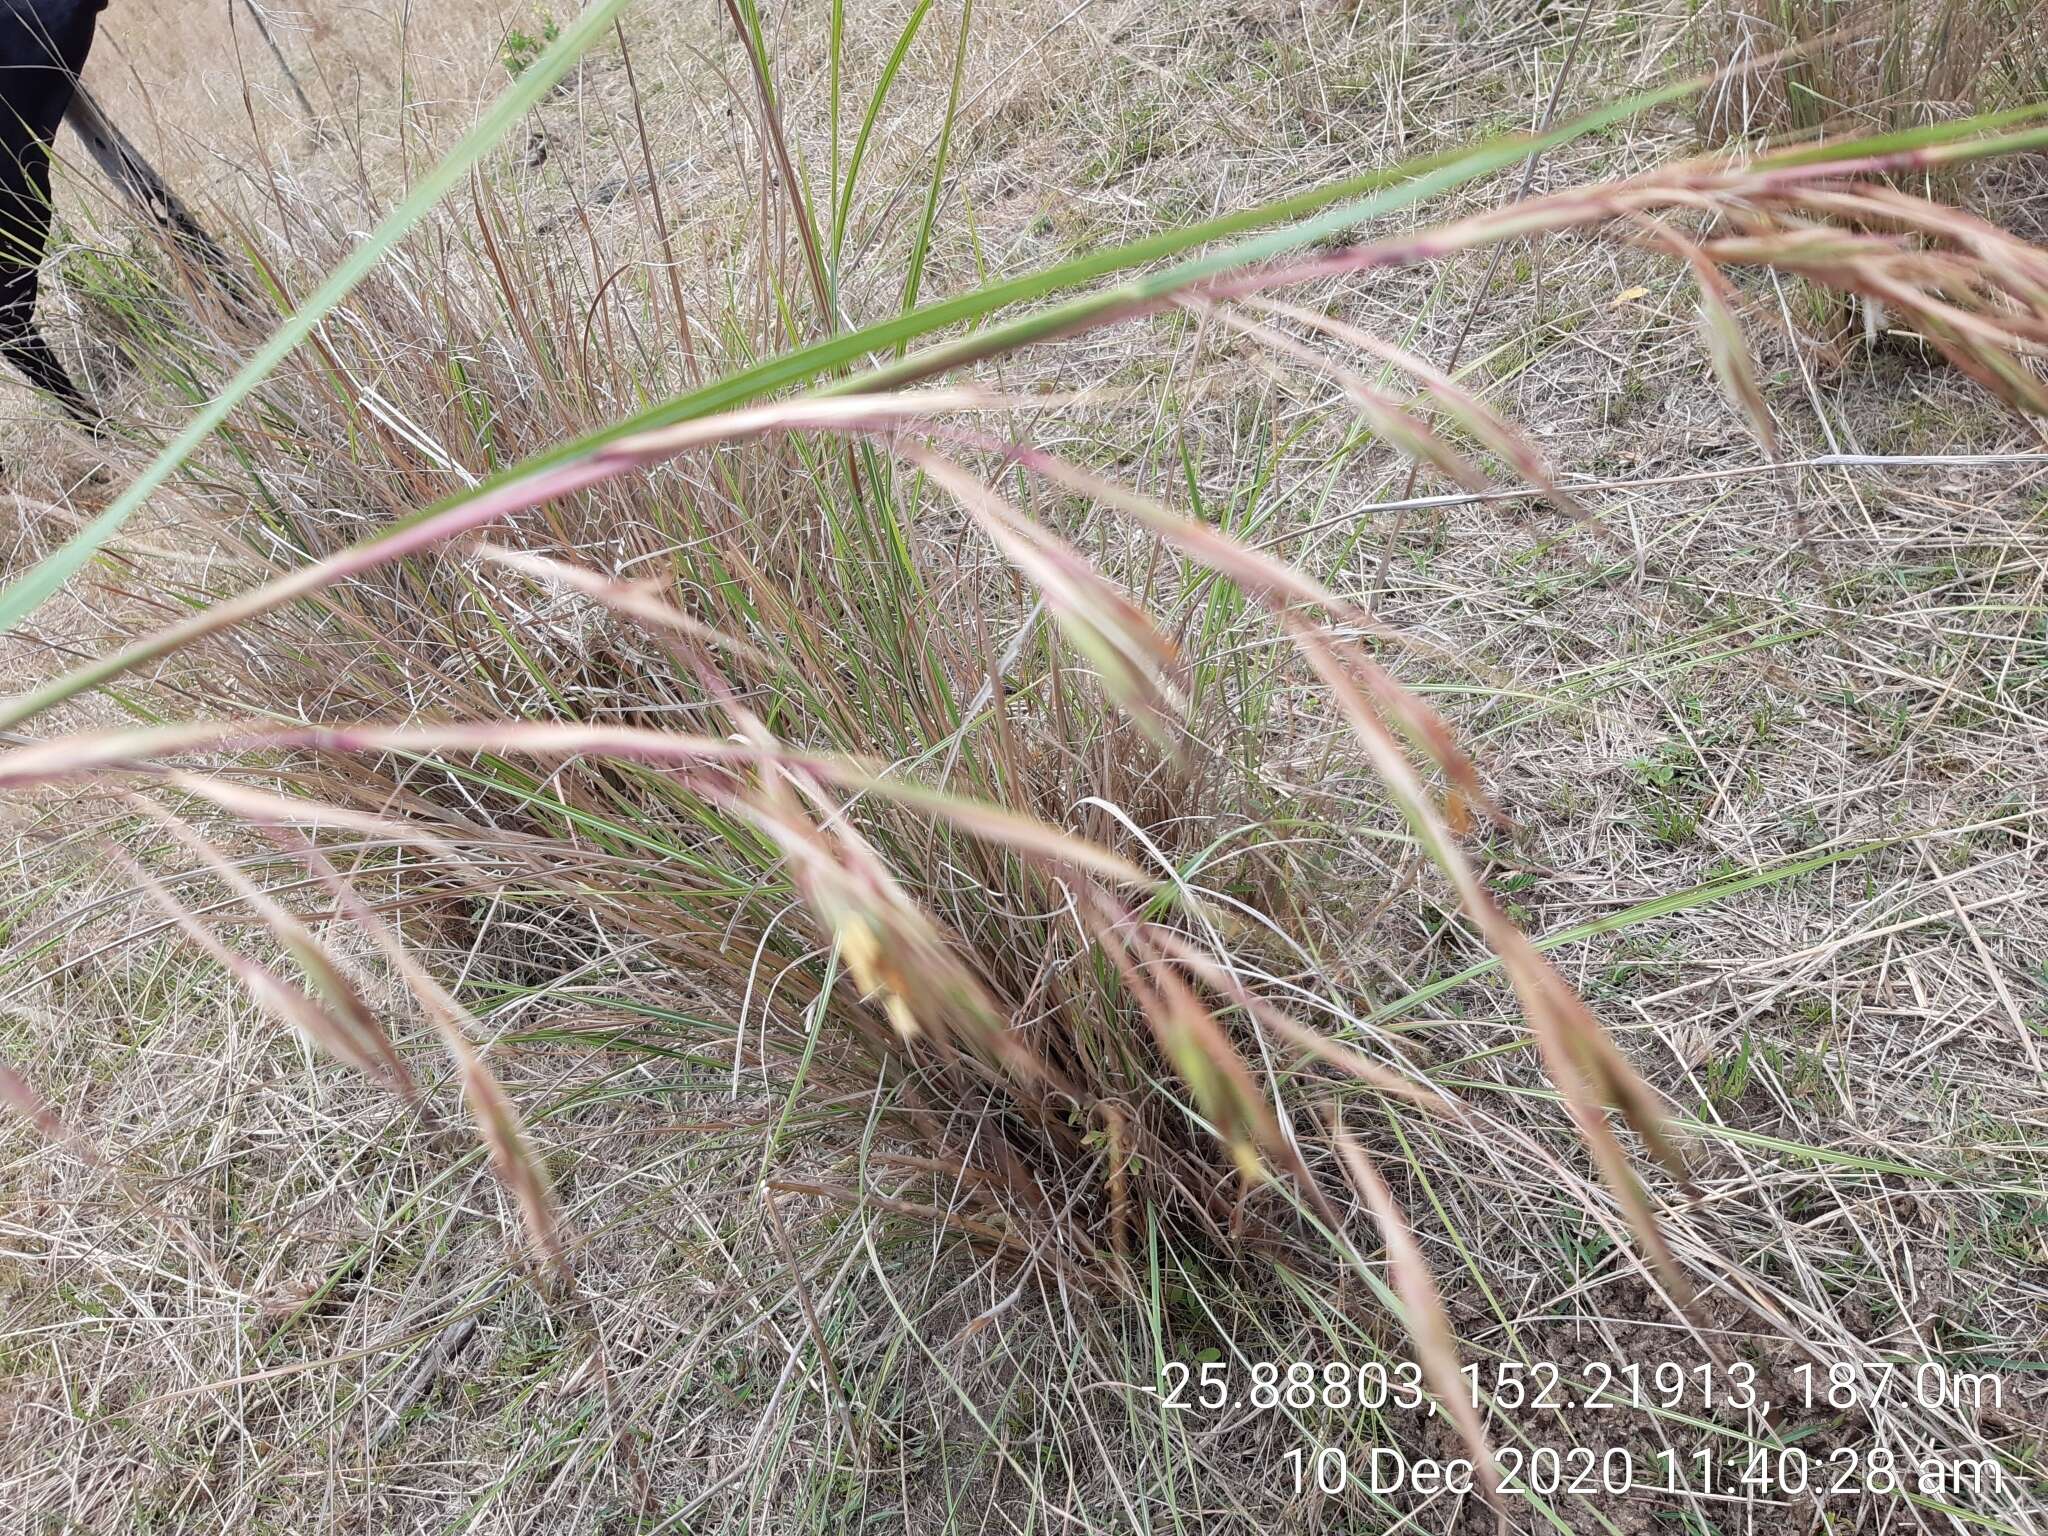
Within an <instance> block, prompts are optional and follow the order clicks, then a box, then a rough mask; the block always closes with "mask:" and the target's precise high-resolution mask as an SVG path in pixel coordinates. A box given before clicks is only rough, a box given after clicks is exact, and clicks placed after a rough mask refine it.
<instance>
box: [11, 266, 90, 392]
mask: <svg viewBox="0 0 2048 1536" xmlns="http://www.w3.org/2000/svg"><path fill="white" fill-rule="evenodd" d="M0 359H4V360H5V361H6V362H7V364H8V366H9V367H11V368H13V369H14V371H15V372H16V373H18V374H20V375H21V376H22V377H23V378H24V379H27V380H28V381H29V383H31V384H33V385H35V387H36V388H37V389H40V390H42V391H43V393H45V394H47V395H54V396H55V397H56V399H57V400H58V402H59V403H60V404H62V405H63V407H64V409H65V410H67V411H69V412H70V413H71V416H72V419H73V420H75V421H77V422H79V423H81V424H82V425H84V426H87V427H95V428H96V427H97V426H98V425H99V413H98V412H96V411H95V410H93V408H92V406H91V404H90V403H89V402H88V401H87V400H86V398H85V396H84V394H83V393H82V392H80V390H79V388H78V386H77V385H76V384H74V383H72V382H71V375H70V374H68V373H66V372H65V371H64V365H63V364H62V363H60V362H58V361H57V354H56V353H55V352H53V351H51V350H50V344H49V342H47V341H45V340H44V339H43V333H42V332H41V331H38V330H37V329H36V272H35V269H34V268H33V267H30V268H28V269H26V271H24V270H23V269H22V268H19V267H17V268H15V270H14V271H12V272H8V273H4V274H0Z"/></svg>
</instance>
